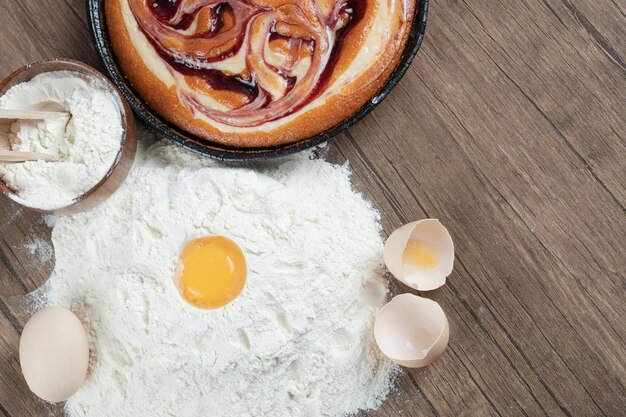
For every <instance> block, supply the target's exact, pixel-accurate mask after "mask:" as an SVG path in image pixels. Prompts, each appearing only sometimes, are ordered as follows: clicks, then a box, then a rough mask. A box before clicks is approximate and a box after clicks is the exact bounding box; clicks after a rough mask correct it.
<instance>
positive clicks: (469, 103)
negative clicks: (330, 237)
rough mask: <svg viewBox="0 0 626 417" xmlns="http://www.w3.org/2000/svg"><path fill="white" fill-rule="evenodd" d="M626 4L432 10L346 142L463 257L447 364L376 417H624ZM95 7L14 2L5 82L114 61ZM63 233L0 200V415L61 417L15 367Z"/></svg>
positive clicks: (389, 209)
mask: <svg viewBox="0 0 626 417" xmlns="http://www.w3.org/2000/svg"><path fill="white" fill-rule="evenodd" d="M624 7H625V5H624V3H623V2H621V1H619V0H598V1H587V0H526V1H510V0H491V1H487V2H485V1H481V0H460V1H457V0H439V1H437V0H433V2H432V4H431V10H430V20H429V24H428V30H427V36H426V40H425V42H424V45H423V47H422V50H421V51H420V53H419V55H418V57H417V60H416V62H415V63H414V64H413V66H412V67H411V68H410V70H409V72H408V73H407V75H406V76H405V78H404V79H403V81H402V82H401V83H400V85H399V86H398V87H397V88H396V89H395V90H394V92H393V93H392V94H391V96H390V97H389V98H388V99H387V100H386V101H385V102H384V103H382V104H381V105H380V106H379V107H378V108H377V109H376V110H375V111H374V113H373V114H372V115H370V116H369V117H367V118H366V119H365V120H363V121H362V122H361V123H359V124H358V125H357V126H355V127H353V128H351V129H350V130H349V131H348V132H347V133H345V134H342V135H341V136H340V137H339V138H337V140H336V141H335V142H334V143H333V145H332V147H331V151H330V159H331V160H332V161H336V162H343V161H345V160H349V161H350V164H351V165H352V167H353V170H354V173H355V174H354V182H355V184H356V187H357V188H358V189H359V190H361V191H363V192H364V193H365V194H366V195H367V197H368V198H369V199H371V200H372V201H373V202H374V203H375V205H376V206H377V207H378V208H379V209H380V210H381V212H382V215H383V216H382V217H383V223H384V227H385V232H387V233H388V232H390V231H391V230H393V229H394V228H395V227H397V226H399V225H401V224H403V223H405V222H408V221H411V220H414V219H419V218H423V217H437V218H439V219H441V221H442V222H443V223H444V224H445V225H447V226H448V227H449V229H450V232H451V233H452V235H453V238H454V240H455V243H456V250H457V258H456V269H455V272H454V273H453V274H452V276H451V277H450V278H449V283H448V285H446V286H445V287H443V288H441V289H439V290H437V291H435V292H432V293H429V294H428V296H430V297H432V298H433V299H435V300H436V301H438V302H439V303H440V304H441V305H442V306H443V308H444V309H445V311H446V312H447V314H448V318H449V320H450V325H451V333H452V335H451V340H450V345H449V348H448V350H447V352H446V354H445V355H444V356H443V358H442V359H441V360H440V361H438V362H436V364H435V365H433V366H431V367H429V368H427V369H424V370H416V371H410V372H405V373H403V374H402V376H401V377H400V379H399V381H398V383H399V387H400V389H399V391H398V392H397V393H394V394H392V395H391V396H390V398H389V400H388V401H387V402H386V403H385V404H384V406H383V407H382V408H381V409H380V410H379V411H377V412H373V413H370V414H368V415H372V416H415V417H417V416H419V417H428V416H468V417H476V416H502V417H509V416H550V417H552V416H572V417H575V416H615V417H617V416H623V415H626V216H625V212H626V211H625V208H624V205H625V203H626V187H625V185H626V143H625V142H626V140H625V138H626V111H625V104H626V65H625V63H624V60H625V55H626V48H625V45H626V14H625V8H624ZM84 8H85V7H84V2H82V1H79V0H49V1H46V2H41V1H38V0H20V1H8V0H5V1H4V2H3V6H2V13H0V56H1V57H2V59H1V63H0V77H4V76H6V75H8V74H9V72H11V71H12V70H14V69H16V68H18V67H19V66H21V65H23V64H27V63H29V62H32V61H36V60H40V59H43V58H52V57H66V58H74V59H78V60H82V61H84V62H87V63H88V64H91V65H94V66H96V67H99V66H100V65H99V62H98V59H97V57H96V54H95V52H94V49H93V47H92V43H91V39H90V37H89V34H88V32H87V26H86V23H85V21H86V19H85V10H84ZM49 236H50V230H49V227H48V226H47V225H46V223H45V221H44V219H42V218H40V217H39V216H37V215H35V214H33V213H31V212H29V211H26V210H23V209H20V208H19V207H17V206H16V205H14V204H11V203H10V202H8V201H7V200H6V199H2V200H0V415H4V416H11V417H22V416H42V415H45V413H46V411H47V410H49V409H50V407H49V406H47V405H45V404H43V403H42V402H39V401H37V400H36V399H35V398H34V397H33V395H31V394H30V392H29V391H28V389H27V387H26V385H25V383H24V382H23V380H22V377H21V374H20V371H19V363H18V358H17V346H18V340H19V334H20V331H21V328H22V325H23V324H24V322H25V320H26V317H24V316H23V314H22V313H20V309H19V305H18V304H17V302H18V301H19V296H21V295H23V294H25V293H26V292H29V291H32V290H34V289H35V288H37V287H39V286H40V285H41V284H42V283H43V282H44V281H45V280H46V278H47V277H48V275H49V273H50V271H51V269H52V267H53V263H54V261H53V256H52V254H53V252H52V248H51V247H50V244H49ZM34 257H37V258H38V259H40V261H39V262H37V263H36V265H35V266H33V261H32V259H33V258H34ZM26 265H28V266H26ZM394 285H396V284H394ZM395 290H398V287H396V288H395ZM403 290H406V289H403Z"/></svg>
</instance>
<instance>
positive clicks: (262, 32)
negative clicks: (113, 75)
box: [128, 0, 366, 127]
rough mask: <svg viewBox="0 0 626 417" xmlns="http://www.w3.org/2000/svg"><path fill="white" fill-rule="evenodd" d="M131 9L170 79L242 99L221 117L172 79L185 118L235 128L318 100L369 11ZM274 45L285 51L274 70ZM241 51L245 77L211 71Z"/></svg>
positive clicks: (164, 3)
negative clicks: (192, 114) (188, 113)
mask: <svg viewBox="0 0 626 417" xmlns="http://www.w3.org/2000/svg"><path fill="white" fill-rule="evenodd" d="M128 1H129V5H130V9H131V11H132V13H133V15H134V17H135V19H136V21H137V22H138V24H139V27H140V29H141V30H142V32H143V33H144V34H145V35H146V37H147V38H148V39H149V40H150V42H151V43H152V45H153V46H154V48H155V49H156V51H157V52H158V53H159V55H160V56H161V58H162V59H163V60H164V61H165V62H166V63H167V64H168V66H169V69H170V71H171V72H174V73H177V74H178V75H182V76H185V77H187V76H191V77H196V78H197V79H200V80H202V81H203V82H204V83H206V84H207V85H208V86H209V87H210V88H211V89H212V90H218V91H227V92H229V93H236V94H238V95H241V96H242V97H244V98H245V100H244V104H243V105H240V106H237V107H233V108H229V109H227V110H218V109H215V108H213V107H210V106H207V105H206V104H204V103H203V102H202V100H199V99H198V93H194V92H193V90H191V89H190V88H184V87H185V86H183V85H181V83H186V81H185V77H175V79H176V83H177V90H178V94H179V98H180V100H181V102H182V103H184V104H185V105H186V106H187V107H188V108H190V110H192V111H193V110H195V111H198V112H200V113H202V114H204V115H205V116H206V117H208V118H210V119H213V120H215V121H218V122H220V123H224V124H227V125H230V126H235V127H254V126H259V125H261V124H263V123H266V122H269V121H273V120H277V119H280V118H283V117H286V116H288V115H290V114H292V113H294V112H296V111H298V110H299V109H301V108H302V107H303V106H305V105H306V104H308V103H310V102H311V101H313V100H314V99H315V98H316V97H317V96H319V94H321V93H322V92H323V91H324V89H325V88H326V87H327V85H326V84H328V80H329V79H330V78H331V76H332V74H333V69H334V67H335V64H336V62H337V58H338V56H339V52H340V51H341V49H342V47H343V46H344V45H343V42H344V38H345V36H346V34H348V33H349V31H350V30H351V29H352V28H353V27H354V26H355V25H356V23H357V22H358V21H359V20H360V19H361V18H362V17H363V14H364V10H365V8H366V0H339V1H326V2H323V3H324V6H320V5H319V4H318V1H316V0H226V1H225V0H128ZM200 22H202V23H200ZM194 23H195V24H196V27H195V28H192V25H194ZM200 25H202V26H200ZM275 41H278V42H280V44H281V45H283V47H282V49H281V53H280V57H281V58H280V63H279V64H276V62H274V64H272V63H269V62H268V59H267V56H268V54H270V53H271V51H270V50H269V49H270V43H272V42H275ZM241 48H245V67H246V69H245V70H244V71H243V72H242V73H240V74H232V73H229V72H227V71H225V70H219V69H217V68H216V64H217V63H219V62H221V61H224V60H226V59H229V58H231V57H233V56H235V55H236V54H237V53H239V51H240V50H241ZM305 59H306V60H307V61H306V62H304V63H303V65H302V67H304V68H305V71H304V72H303V71H302V70H300V72H299V73H298V74H299V75H297V74H296V73H295V72H294V69H295V68H296V66H297V65H298V64H299V63H301V61H302V60H305ZM307 64H308V65H307Z"/></svg>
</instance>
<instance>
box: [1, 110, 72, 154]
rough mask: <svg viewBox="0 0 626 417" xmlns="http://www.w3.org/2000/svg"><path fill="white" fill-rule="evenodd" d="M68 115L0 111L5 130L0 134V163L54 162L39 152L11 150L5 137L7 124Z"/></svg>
mask: <svg viewBox="0 0 626 417" xmlns="http://www.w3.org/2000/svg"><path fill="white" fill-rule="evenodd" d="M68 115H69V113H66V112H53V111H36V110H6V109H0V124H2V125H3V126H4V127H5V129H3V130H4V132H0V163H13V162H26V161H47V162H51V161H56V157H55V156H54V155H50V154H46V153H39V152H21V151H13V150H11V142H10V141H9V136H8V135H7V132H6V131H8V129H7V127H9V126H10V124H9V123H11V122H13V121H15V120H47V119H55V118H57V117H67V116H68Z"/></svg>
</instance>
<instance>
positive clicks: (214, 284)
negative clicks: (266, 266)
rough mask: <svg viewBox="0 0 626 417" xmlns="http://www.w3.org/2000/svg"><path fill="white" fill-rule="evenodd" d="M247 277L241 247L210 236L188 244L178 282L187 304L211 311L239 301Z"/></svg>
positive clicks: (177, 284) (184, 249)
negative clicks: (236, 300) (238, 297)
mask: <svg viewBox="0 0 626 417" xmlns="http://www.w3.org/2000/svg"><path fill="white" fill-rule="evenodd" d="M246 275H247V267H246V258H245V256H244V254H243V252H242V251H241V249H240V248H239V246H238V245H237V244H236V243H235V242H233V241H232V240H230V239H228V238H227V237H224V236H209V237H202V238H199V239H195V240H192V241H189V242H187V244H186V245H185V247H184V248H183V250H182V251H181V253H180V261H179V264H178V268H177V272H176V276H175V283H176V286H177V287H178V291H179V292H180V294H181V296H182V297H183V299H184V300H185V301H187V302H188V303H189V304H191V305H192V306H194V307H198V308H202V309H207V310H208V309H213V308H219V307H223V306H225V305H226V304H228V303H230V302H231V301H233V300H234V299H235V298H237V296H238V295H239V294H241V291H242V290H243V287H244V285H245V283H246Z"/></svg>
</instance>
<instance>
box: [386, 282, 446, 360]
mask: <svg viewBox="0 0 626 417" xmlns="http://www.w3.org/2000/svg"><path fill="white" fill-rule="evenodd" d="M374 337H375V339H376V343H377V344H378V347H379V348H380V350H381V351H382V352H383V354H384V355H385V356H387V357H388V358H389V359H391V360H392V361H393V362H395V363H397V364H398V365H401V366H405V367H407V368H422V367H424V366H428V365H430V364H431V363H432V362H433V361H435V360H436V359H438V358H439V357H440V356H441V355H442V354H443V352H444V351H445V350H446V347H447V346H448V339H449V337H450V330H449V328H448V319H447V318H446V314H445V313H444V312H443V309H442V308H441V306H440V305H439V304H438V303H436V302H435V301H432V300H429V299H428V298H423V297H418V296H416V295H413V294H402V295H398V296H397V297H394V298H393V299H392V300H391V301H390V302H389V303H387V304H386V305H385V306H384V307H383V308H381V309H380V311H379V312H378V314H377V316H376V324H375V325H374Z"/></svg>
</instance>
